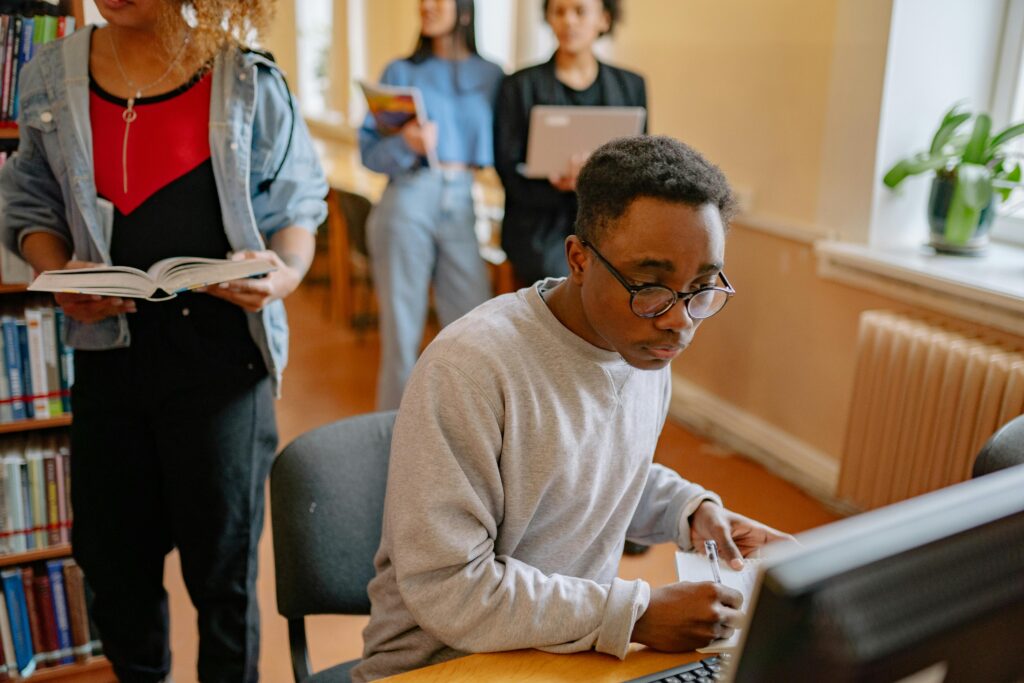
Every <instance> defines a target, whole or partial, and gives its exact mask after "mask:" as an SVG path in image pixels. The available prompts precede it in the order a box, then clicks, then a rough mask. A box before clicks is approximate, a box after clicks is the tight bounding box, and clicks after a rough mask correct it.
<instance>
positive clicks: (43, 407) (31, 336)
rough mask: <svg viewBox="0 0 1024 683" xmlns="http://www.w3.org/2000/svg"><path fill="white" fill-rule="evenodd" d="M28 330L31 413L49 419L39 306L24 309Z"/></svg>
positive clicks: (41, 312) (41, 316)
mask: <svg viewBox="0 0 1024 683" xmlns="http://www.w3.org/2000/svg"><path fill="white" fill-rule="evenodd" d="M25 327H26V328H27V330H28V367H29V373H30V376H31V378H32V413H33V416H34V417H35V418H36V419H37V420H39V419H45V418H48V417H50V399H49V396H48V394H49V389H48V388H47V387H48V381H47V379H48V378H47V376H46V346H45V344H43V311H42V309H41V308H39V306H35V305H33V306H26V307H25Z"/></svg>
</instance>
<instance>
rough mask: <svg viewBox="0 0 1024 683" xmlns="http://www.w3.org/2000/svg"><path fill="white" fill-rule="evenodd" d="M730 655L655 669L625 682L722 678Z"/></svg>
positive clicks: (675, 682)
mask: <svg viewBox="0 0 1024 683" xmlns="http://www.w3.org/2000/svg"><path fill="white" fill-rule="evenodd" d="M729 659H730V655H729V654H726V653H723V654H721V655H719V656H717V657H708V658H707V659H702V660H700V661H699V662H690V663H689V664H681V665H679V666H674V667H672V668H671V669H665V670H664V671H657V672H655V673H653V674H648V675H646V676H641V677H640V678H633V679H630V680H628V681H626V682H625V683H690V682H691V681H697V682H704V681H706V682H710V681H721V680H724V676H725V671H724V670H725V667H726V666H727V664H728V660H729Z"/></svg>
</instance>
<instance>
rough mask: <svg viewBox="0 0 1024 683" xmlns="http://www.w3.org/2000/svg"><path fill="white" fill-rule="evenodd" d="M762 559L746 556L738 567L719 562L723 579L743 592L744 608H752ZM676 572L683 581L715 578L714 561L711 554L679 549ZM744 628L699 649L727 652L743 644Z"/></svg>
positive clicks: (728, 584) (711, 579) (700, 650)
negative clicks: (738, 568)
mask: <svg viewBox="0 0 1024 683" xmlns="http://www.w3.org/2000/svg"><path fill="white" fill-rule="evenodd" d="M760 567H761V562H760V560H758V559H749V558H748V559H744V561H743V569H741V570H740V571H736V570H735V569H732V568H731V567H729V566H728V565H727V564H726V563H725V562H721V563H720V564H719V573H720V574H721V576H722V583H723V584H725V585H726V586H729V588H734V589H736V590H738V591H739V592H740V593H742V594H743V607H742V611H744V612H746V611H747V610H748V609H749V608H750V604H751V601H752V600H753V599H754V589H755V588H756V587H757V579H758V575H759V570H760ZM676 576H677V577H678V578H679V580H680V581H714V580H715V577H714V575H713V574H712V573H711V564H710V563H709V561H708V558H707V555H702V554H700V553H695V552H682V551H677V552H676ZM739 641H740V629H736V631H735V632H734V633H733V634H732V637H730V638H721V639H719V640H716V641H714V642H713V643H711V644H710V645H708V646H707V647H702V648H698V649H697V652H723V651H726V650H731V649H733V648H735V647H737V646H738V645H739Z"/></svg>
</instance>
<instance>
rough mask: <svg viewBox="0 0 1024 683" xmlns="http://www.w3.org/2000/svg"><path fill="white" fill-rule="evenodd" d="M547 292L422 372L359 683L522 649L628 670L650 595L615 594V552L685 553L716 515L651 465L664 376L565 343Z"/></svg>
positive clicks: (436, 349) (409, 396)
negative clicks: (692, 523)
mask: <svg viewBox="0 0 1024 683" xmlns="http://www.w3.org/2000/svg"><path fill="white" fill-rule="evenodd" d="M557 284H558V280H548V281H545V282H541V283H537V285H534V286H533V287H530V288H526V289H523V290H520V291H518V292H516V293H515V294H507V295H505V296H501V297H498V298H496V299H493V300H491V301H489V302H487V303H485V304H483V305H481V306H479V307H478V308H476V309H475V310H474V311H472V312H471V313H469V314H468V315H466V316H464V317H463V318H461V319H460V320H458V321H456V322H455V323H452V324H451V325H449V326H448V327H447V328H445V329H444V330H443V331H442V332H441V334H440V335H438V337H437V339H435V340H434V342H433V343H432V344H431V345H430V346H429V348H428V349H427V350H426V351H425V352H424V354H423V357H422V358H421V359H420V360H419V362H418V363H417V364H416V368H415V369H414V371H413V373H412V376H411V378H410V380H409V383H408V385H407V387H406V389H405V394H404V396H403V399H402V405H401V408H400V410H399V413H398V420H397V422H396V423H395V432H394V440H393V442H392V446H391V463H390V469H389V471H388V487H387V497H386V501H385V511H384V528H383V535H382V538H381V545H380V549H379V550H378V552H377V556H376V558H375V564H376V568H377V576H376V578H374V580H373V581H372V582H371V583H370V586H369V592H370V597H371V599H372V601H373V609H372V615H371V617H370V623H369V625H368V626H367V627H366V630H365V631H364V632H363V637H364V643H365V645H364V653H363V661H362V663H361V664H360V665H359V666H358V667H357V668H356V669H355V671H354V673H353V680H355V681H366V680H371V679H375V678H379V677H383V676H389V675H393V674H396V673H400V672H402V671H406V670H409V669H414V668H417V667H421V666H426V665H428V664H433V663H436V662H441V661H445V660H448V659H452V658H454V657H458V656H461V655H465V654H467V653H473V652H494V651H500V650H515V649H519V648H539V649H542V650H546V651H548V652H566V653H567V652H576V651H580V650H588V649H596V650H598V651H599V652H606V653H609V654H612V655H615V656H617V657H624V656H625V654H626V652H627V650H628V647H629V642H630V635H631V633H632V630H633V625H634V623H635V622H636V620H637V619H638V618H639V617H640V616H641V615H642V614H643V612H644V611H645V610H646V609H647V604H648V601H649V599H650V587H649V585H648V584H647V583H646V582H644V581H640V580H637V581H624V580H622V579H619V578H616V573H617V570H618V564H619V558H620V556H621V554H622V544H623V540H624V539H625V538H627V537H628V538H629V539H630V540H633V541H637V542H640V543H645V544H652V543H658V542H664V541H674V542H676V543H678V544H679V545H680V546H681V547H684V548H685V547H688V546H689V528H688V525H687V518H688V517H689V515H690V514H691V513H692V512H693V511H694V510H695V509H696V507H697V506H698V505H699V504H700V503H701V501H703V500H706V499H711V500H716V501H717V497H716V496H714V494H712V493H709V492H707V491H705V490H704V489H703V488H701V487H700V486H697V485H696V484H691V483H689V482H687V481H685V480H683V479H682V478H680V477H679V476H678V475H677V474H676V473H675V472H673V471H672V470H669V469H668V468H665V467H662V466H660V465H654V464H652V462H651V459H652V457H653V455H654V448H655V445H656V443H657V441H658V436H659V434H660V432H661V428H662V425H663V424H664V421H665V417H666V415H667V413H668V401H669V394H670V376H671V375H670V371H669V369H668V368H665V369H663V370H659V371H643V370H637V369H635V368H633V367H632V366H630V365H628V364H627V363H626V362H625V361H624V360H623V359H622V357H621V356H620V355H618V354H617V353H615V352H611V351H605V350H602V349H599V348H597V347H595V346H592V345H591V344H589V343H587V342H586V341H584V340H583V339H581V338H580V337H578V336H577V335H576V334H574V333H573V332H571V331H569V330H568V329H567V328H566V327H564V326H563V325H562V324H561V323H560V322H559V321H558V320H557V319H556V318H555V317H554V315H553V314H552V313H551V311H550V310H549V309H548V307H547V305H546V304H545V302H544V300H543V298H542V297H541V294H540V292H541V291H546V290H547V289H550V288H551V287H553V286H555V285H557Z"/></svg>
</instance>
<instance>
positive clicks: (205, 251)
mask: <svg viewBox="0 0 1024 683" xmlns="http://www.w3.org/2000/svg"><path fill="white" fill-rule="evenodd" d="M97 5H98V7H99V10H100V13H101V14H102V15H103V17H104V18H105V19H106V21H107V24H106V25H105V26H103V27H100V28H96V27H87V28H85V29H83V30H81V31H78V32H77V33H75V34H73V35H71V36H69V37H67V38H65V39H63V40H61V41H58V42H56V43H53V44H50V45H46V46H44V47H43V48H41V49H40V51H39V52H38V53H37V54H36V56H35V57H34V58H33V60H32V61H31V62H29V63H28V64H27V65H26V66H25V69H24V70H23V72H22V76H21V83H20V92H21V95H20V97H21V102H20V104H21V107H20V112H21V113H20V116H19V120H18V123H19V130H20V141H19V151H18V153H17V154H16V155H15V156H14V157H13V158H12V159H11V160H10V161H9V162H8V163H7V164H6V165H5V166H4V168H3V169H2V172H0V200H2V202H3V206H4V210H3V212H2V215H0V237H2V238H3V240H4V242H5V243H6V245H7V246H8V247H9V248H10V249H13V250H15V253H19V254H20V255H21V256H22V257H23V258H24V259H25V260H26V261H28V262H29V263H30V264H31V265H32V266H33V267H34V268H35V269H36V270H38V271H43V270H54V269H62V268H80V267H85V266H90V265H95V264H116V265H127V266H134V267H137V268H141V269H146V268H148V267H149V266H150V265H151V264H153V263H155V262H156V261H158V260H160V259H163V258H168V257H172V256H202V257H213V258H224V257H225V256H226V255H229V256H230V257H231V258H235V259H248V258H258V259H263V260H266V261H269V262H270V263H271V264H272V265H273V266H274V270H273V272H271V273H270V274H269V275H267V276H266V277H263V278H260V279H248V280H240V281H233V282H229V283H224V284H221V285H215V286H211V287H209V288H207V289H206V290H205V291H202V292H191V293H182V294H179V295H178V296H177V297H175V298H172V299H170V300H166V301H161V302H151V301H146V300H141V299H140V300H135V299H128V298H120V297H98V296H86V295H78V294H57V295H56V297H55V298H56V300H57V303H58V304H59V305H60V306H61V308H62V309H63V311H64V314H65V316H66V325H65V328H64V335H65V339H66V342H67V343H68V344H69V345H70V346H71V347H73V348H74V349H75V383H74V387H73V389H72V410H73V413H74V423H73V426H72V428H71V442H72V456H71V476H72V479H73V480H74V486H73V491H72V507H73V513H74V527H73V530H72V543H73V553H74V557H75V559H76V560H77V561H78V563H79V564H80V565H81V567H82V568H83V570H84V571H85V575H86V578H87V580H88V581H89V583H90V585H91V586H92V588H93V590H94V592H95V601H94V603H93V605H92V608H91V609H92V616H93V617H94V619H95V622H96V625H97V626H98V628H99V631H100V633H101V635H102V639H103V645H104V650H105V653H106V655H107V656H108V658H109V659H110V660H111V662H112V663H113V666H114V670H115V672H116V673H117V676H118V677H119V678H120V680H122V681H159V680H163V679H165V678H166V677H167V676H168V674H169V672H170V651H169V647H168V611H167V594H166V592H165V591H164V587H163V565H164V558H165V556H166V554H167V553H168V552H169V551H170V550H171V549H172V548H175V547H176V548H177V549H178V550H179V552H180V556H181V565H182V572H183V574H184V578H185V583H186V585H187V587H188V590H189V595H190V596H191V598H192V601H193V603H194V604H195V606H196V609H197V611H198V624H199V637H200V638H199V661H198V669H199V679H200V680H202V681H255V680H257V678H258V673H257V662H258V657H259V613H258V609H257V605H256V591H255V582H256V564H257V545H258V541H259V537H260V533H261V531H262V527H263V510H264V500H263V490H264V483H265V480H266V476H267V473H268V471H269V467H270V463H271V460H272V458H273V455H274V451H275V448H276V445H277V433H276V429H275V425H274V406H273V401H274V396H275V393H276V392H277V388H278V386H279V383H280V378H281V371H282V369H283V368H284V365H285V361H286V358H287V350H288V328H287V322H286V320H285V314H284V306H283V304H282V301H281V300H282V299H283V298H284V297H286V296H287V295H288V294H290V293H291V292H292V291H294V289H295V288H296V287H297V286H298V284H299V282H300V281H301V280H302V277H303V275H304V274H305V272H306V269H307V268H308V266H309V262H310V260H311V258H312V254H313V248H314V240H313V233H314V231H315V230H316V227H317V226H318V225H319V224H320V222H321V221H322V220H323V218H324V215H325V214H326V205H325V204H324V201H323V197H324V195H325V194H326V190H327V186H326V182H325V180H324V176H323V172H322V170H321V169H320V166H319V164H318V162H317V159H316V155H315V153H314V150H313V147H312V144H311V141H310V139H309V133H308V131H307V130H306V128H305V125H304V124H303V122H302V119H301V117H299V116H298V115H297V114H296V108H295V106H294V103H293V102H292V100H291V95H290V94H289V93H288V90H287V86H286V85H285V84H284V80H283V77H282V75H281V73H280V72H279V70H278V69H277V67H276V66H275V64H274V63H273V61H272V59H270V58H269V57H268V56H266V55H265V54H263V53H260V52H257V51H253V50H251V49H249V48H248V47H247V46H248V45H249V43H250V41H251V40H253V39H254V38H255V37H256V36H258V33H259V30H260V29H261V28H263V27H264V26H265V24H266V22H267V20H268V17H269V14H270V3H269V2H262V1H259V0H98V2H97Z"/></svg>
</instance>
